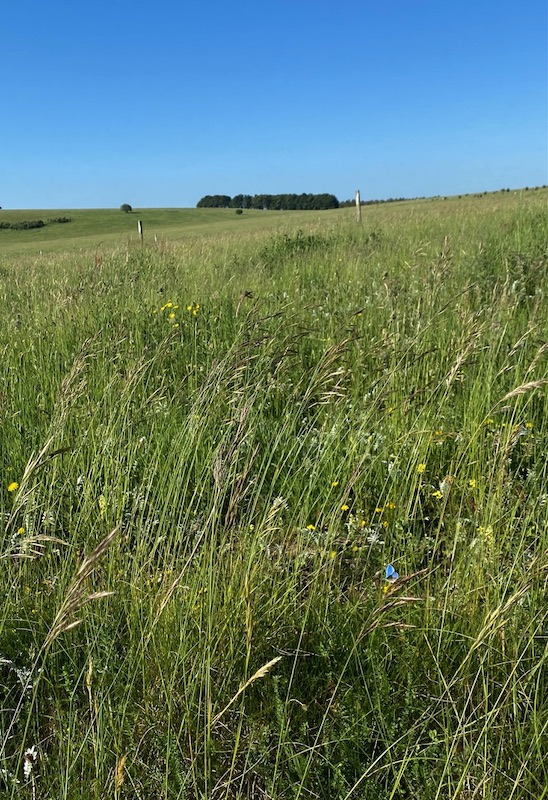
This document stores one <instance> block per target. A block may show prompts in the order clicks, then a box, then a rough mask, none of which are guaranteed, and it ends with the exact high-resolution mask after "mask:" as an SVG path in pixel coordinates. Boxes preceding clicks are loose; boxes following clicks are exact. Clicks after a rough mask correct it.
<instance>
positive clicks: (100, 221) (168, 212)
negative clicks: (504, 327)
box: [0, 189, 548, 253]
mask: <svg viewBox="0 0 548 800" xmlns="http://www.w3.org/2000/svg"><path fill="white" fill-rule="evenodd" d="M525 201H526V202H527V205H528V206H538V207H539V208H540V207H543V206H544V207H545V206H546V204H547V203H548V190H546V189H534V190H528V191H527V192H526V191H525V190H523V191H518V192H510V193H506V192H496V193H490V194H485V195H479V196H477V195H465V196H463V197H452V198H432V199H426V200H416V201H404V202H400V203H390V204H381V205H372V206H366V207H364V208H363V220H364V223H365V224H366V225H367V224H369V225H373V226H374V225H376V224H379V223H387V224H393V223H395V222H396V221H397V220H398V219H400V218H401V219H403V220H405V221H408V220H409V219H412V218H413V215H414V213H416V214H418V216H419V219H422V216H423V215H426V218H429V219H430V218H435V217H436V216H439V217H443V216H445V215H446V214H449V215H450V216H452V217H454V216H457V217H458V216H462V217H463V218H465V219H468V218H469V217H470V215H472V214H475V213H477V214H478V215H480V216H482V215H483V214H484V213H486V212H488V213H497V212H498V211H499V210H502V209H513V208H519V207H520V206H521V205H522V204H523V203H524V202H525ZM59 217H69V218H70V219H71V222H69V223H64V224H59V223H50V224H46V225H45V227H43V228H37V229H32V230H2V229H0V252H4V253H25V252H27V253H39V252H40V251H42V252H43V253H50V252H60V251H62V250H85V249H91V248H99V249H100V248H107V249H108V248H112V247H116V246H119V247H124V246H126V245H128V243H129V244H130V245H131V244H132V243H136V242H137V241H138V232H137V222H138V220H141V221H142V222H143V225H144V231H145V238H146V240H147V241H148V242H154V241H155V239H156V240H157V239H166V240H169V241H174V240H178V239H183V238H184V239H188V238H192V237H194V236H204V235H208V236H219V235H221V236H223V235H232V234H235V235H239V234H242V233H244V234H245V233H247V234H254V233H258V232H260V231H266V230H284V231H286V230H291V229H295V228H297V227H310V226H321V227H325V226H328V227H329V226H331V225H333V224H335V225H336V224H339V223H340V221H341V220H343V219H346V220H349V221H352V220H354V219H355V210H354V209H353V208H345V209H339V210H337V211H267V212H265V211H253V210H250V211H245V212H244V213H243V214H242V215H241V216H240V215H237V214H236V213H235V211H234V210H233V209H197V208H196V209H192V208H149V209H135V210H134V211H133V212H132V213H131V214H125V213H123V212H122V211H120V209H34V210H28V209H27V210H21V211H11V210H6V209H1V210H0V223H2V222H10V223H13V222H22V221H28V220H42V221H43V222H45V223H47V221H48V220H50V219H55V218H59Z"/></svg>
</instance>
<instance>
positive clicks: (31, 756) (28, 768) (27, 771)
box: [23, 744, 38, 781]
mask: <svg viewBox="0 0 548 800" xmlns="http://www.w3.org/2000/svg"><path fill="white" fill-rule="evenodd" d="M24 759H25V760H24V762H23V775H24V776H25V780H26V781H28V779H29V778H30V776H31V775H32V770H33V769H34V765H35V764H36V762H37V760H38V750H37V749H36V745H35V744H33V745H32V747H27V749H26V750H25V755H24Z"/></svg>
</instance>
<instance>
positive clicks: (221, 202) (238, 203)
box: [196, 194, 339, 211]
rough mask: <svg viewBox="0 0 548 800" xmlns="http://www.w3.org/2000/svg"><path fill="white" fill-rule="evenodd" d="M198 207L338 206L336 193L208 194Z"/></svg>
mask: <svg viewBox="0 0 548 800" xmlns="http://www.w3.org/2000/svg"><path fill="white" fill-rule="evenodd" d="M196 207H197V208H236V209H239V208H241V209H243V208H254V209H259V210H265V211H322V210H324V209H328V208H338V207H339V201H338V200H337V198H336V197H335V195H334V194H254V195H250V194H237V195H236V196H235V197H229V195H227V194H208V195H206V196H205V197H202V199H201V200H198V202H197V203H196Z"/></svg>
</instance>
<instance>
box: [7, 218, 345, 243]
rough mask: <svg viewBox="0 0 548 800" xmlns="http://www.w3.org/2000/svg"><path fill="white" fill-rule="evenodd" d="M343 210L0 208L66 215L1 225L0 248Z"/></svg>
mask: <svg viewBox="0 0 548 800" xmlns="http://www.w3.org/2000/svg"><path fill="white" fill-rule="evenodd" d="M337 213H339V217H340V214H341V213H345V212H344V210H343V211H342V212H333V211H331V212H328V211H327V212H326V211H268V212H265V211H245V212H244V213H243V214H241V215H238V214H236V213H235V211H234V209H221V208H196V209H194V208H147V209H137V210H135V211H133V212H132V213H130V214H125V213H124V212H123V211H120V210H119V209H102V208H101V209H75V210H71V209H55V210H52V209H49V210H44V209H37V210H24V211H4V210H2V211H0V222H21V221H27V220H42V221H43V222H45V223H47V220H48V219H53V218H56V217H70V218H71V222H68V223H63V224H59V223H49V224H46V225H45V226H44V227H43V228H35V229H31V230H2V229H0V248H1V250H2V251H4V252H7V251H9V252H32V251H33V250H42V251H43V252H53V251H58V250H72V249H75V248H92V247H100V246H102V245H108V246H120V245H126V244H127V243H128V242H132V241H138V238H139V237H138V231H137V223H138V221H139V220H141V221H142V223H143V229H144V234H145V237H146V239H147V240H152V241H153V240H154V237H156V238H169V239H171V240H174V239H180V238H184V237H189V236H196V235H203V234H227V233H240V232H255V231H257V230H261V229H265V228H278V227H283V226H285V225H287V224H288V223H289V224H290V225H291V226H294V225H295V224H301V223H307V222H308V223H309V222H312V221H314V222H317V220H318V219H319V218H322V217H324V218H329V217H331V219H333V215H334V214H337Z"/></svg>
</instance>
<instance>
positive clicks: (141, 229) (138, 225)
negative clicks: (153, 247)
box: [137, 220, 143, 247]
mask: <svg viewBox="0 0 548 800" xmlns="http://www.w3.org/2000/svg"><path fill="white" fill-rule="evenodd" d="M137 230H138V231H139V239H140V240H141V247H142V246H143V223H142V222H141V220H139V221H138V223H137Z"/></svg>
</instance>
